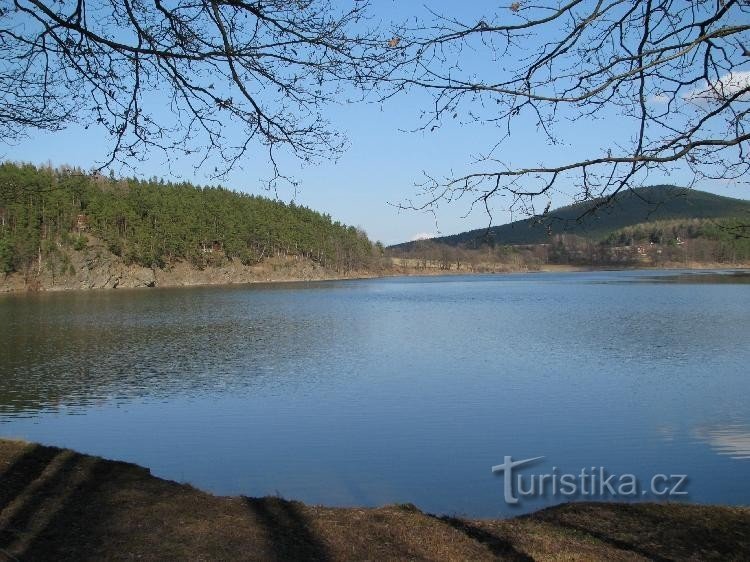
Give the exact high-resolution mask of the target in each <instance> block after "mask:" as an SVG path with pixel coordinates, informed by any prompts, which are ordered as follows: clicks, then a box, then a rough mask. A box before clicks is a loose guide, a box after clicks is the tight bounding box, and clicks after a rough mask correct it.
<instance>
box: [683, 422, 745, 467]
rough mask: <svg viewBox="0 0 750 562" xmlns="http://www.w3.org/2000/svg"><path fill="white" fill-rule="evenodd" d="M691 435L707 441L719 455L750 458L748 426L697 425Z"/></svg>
mask: <svg viewBox="0 0 750 562" xmlns="http://www.w3.org/2000/svg"><path fill="white" fill-rule="evenodd" d="M693 436H694V437H695V438H696V439H698V440H699V441H703V442H705V443H708V444H709V445H710V446H711V448H712V449H713V450H715V451H716V452H717V453H719V454H720V455H728V456H730V457H731V458H733V459H744V460H750V427H747V426H737V425H735V426H725V427H698V428H696V429H695V430H694V431H693Z"/></svg>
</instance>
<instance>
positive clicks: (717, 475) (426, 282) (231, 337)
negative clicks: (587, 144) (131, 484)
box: [0, 271, 750, 516]
mask: <svg viewBox="0 0 750 562" xmlns="http://www.w3.org/2000/svg"><path fill="white" fill-rule="evenodd" d="M696 275H697V274H682V275H677V276H674V275H672V274H666V273H657V274H655V273H653V272H647V273H644V272H633V271H631V272H598V273H578V274H529V275H505V276H495V275H487V276H472V277H461V276H451V277H434V278H408V279H383V280H365V281H353V282H324V283H311V284H285V285H277V286H247V287H231V288H216V287H213V288H197V289H178V290H162V289H152V290H137V291H121V290H119V289H118V290H116V291H91V292H81V293H66V294H39V295H25V296H18V295H17V296H3V297H0V341H2V348H0V354H1V355H0V435H3V436H13V437H23V438H27V439H30V440H35V441H41V442H45V443H52V444H57V445H62V446H68V447H72V448H75V449H78V450H81V451H84V452H89V453H94V454H99V455H103V456H107V457H110V458H117V459H122V460H127V461H131V462H136V463H139V464H142V465H145V466H148V467H150V468H152V470H153V472H154V474H156V475H158V476H163V477H167V478H171V479H175V480H180V481H188V482H191V483H193V484H195V485H196V486H199V487H201V488H204V489H208V490H211V491H214V492H218V493H222V494H238V493H243V494H248V495H266V494H271V495H273V494H277V493H278V494H281V495H284V496H286V497H290V498H298V499H301V500H305V501H308V502H314V503H326V504H336V505H355V504H356V505H378V504H383V503H389V502H402V503H403V502H412V503H414V504H417V505H419V506H420V507H422V508H424V509H426V510H428V511H432V512H439V513H457V514H469V515H477V516H495V515H497V514H499V513H502V514H506V513H507V514H514V513H518V510H515V511H513V510H511V509H510V508H508V507H507V506H505V505H504V504H503V502H502V482H501V481H499V480H498V478H497V477H494V476H493V475H492V474H491V473H490V467H491V466H492V465H495V464H498V463H499V462H502V459H503V457H504V455H512V456H514V457H518V458H530V457H535V456H540V455H544V456H545V458H546V459H547V461H548V462H549V463H550V466H553V465H554V466H557V467H558V468H559V469H560V470H561V471H566V472H577V471H578V470H580V468H581V467H584V466H594V465H595V466H605V467H607V468H608V469H609V470H610V471H612V472H618V473H621V474H622V473H634V474H638V475H641V476H643V477H644V478H647V477H648V476H650V475H651V474H654V473H659V472H662V473H668V472H670V471H672V472H678V473H687V474H689V475H690V480H691V488H690V499H691V500H693V501H706V502H713V503H734V504H738V503H744V504H747V503H750V490H749V489H748V487H747V485H746V482H747V481H748V479H749V478H750V462H748V458H749V456H748V450H749V448H750V447H749V446H748V435H750V431H748V428H750V412H749V411H748V408H747V396H748V392H749V391H750V379H749V378H748V377H747V375H746V371H747V365H748V364H750V348H749V347H748V346H747V341H748V336H750V322H748V321H749V320H750V286H748V285H747V284H746V281H747V279H746V277H747V276H744V277H743V276H738V275H729V274H724V273H716V272H715V273H713V274H710V275H709V274H700V279H701V282H700V283H695V282H690V283H687V282H681V281H680V279H683V278H684V279H693V280H694V279H696V278H697V277H696ZM728 279H731V280H732V282H731V283H728V282H726V281H727V280H728ZM666 281H669V282H666ZM694 428H699V429H694ZM717 453H719V454H717ZM300 467H304V470H300ZM548 468H549V467H548ZM553 501H554V500H553V499H549V498H542V499H539V500H536V501H528V502H526V503H525V504H524V505H523V506H521V508H520V509H521V511H523V510H531V509H536V508H539V507H542V506H544V505H547V504H548V503H550V502H553Z"/></svg>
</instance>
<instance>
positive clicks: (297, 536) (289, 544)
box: [243, 497, 330, 561]
mask: <svg viewBox="0 0 750 562" xmlns="http://www.w3.org/2000/svg"><path fill="white" fill-rule="evenodd" d="M243 500H244V501H245V505H246V506H247V508H248V509H249V511H250V512H251V514H252V515H253V517H254V518H255V520H256V521H257V522H258V524H259V525H260V526H262V527H263V528H264V529H265V531H266V532H267V533H268V538H269V541H270V542H271V543H272V544H270V545H269V547H270V550H272V551H273V553H274V554H275V557H276V559H277V560H321V561H323V560H330V555H329V553H328V549H327V548H326V546H325V544H324V543H323V542H322V541H321V540H320V539H318V538H317V537H316V536H315V534H314V533H313V531H312V529H311V524H310V521H309V519H308V518H307V516H306V515H305V514H304V513H303V510H302V506H301V504H298V503H297V502H291V501H287V500H283V499H281V498H272V497H266V498H247V497H246V498H243Z"/></svg>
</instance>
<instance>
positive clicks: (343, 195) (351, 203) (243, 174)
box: [0, 0, 747, 244]
mask: <svg viewBox="0 0 750 562" xmlns="http://www.w3.org/2000/svg"><path fill="white" fill-rule="evenodd" d="M497 5H498V4H497V3H496V2H480V1H476V2H474V1H473V2H463V3H456V2H447V1H440V2H430V3H429V6H430V8H431V9H432V10H435V11H437V12H442V13H446V14H451V15H453V16H455V17H456V18H458V19H463V20H466V21H479V20H480V19H483V18H488V17H489V16H490V15H491V14H492V13H493V12H494V11H495V10H496V7H497ZM373 11H374V12H375V14H376V16H377V17H378V18H379V19H382V20H383V21H388V20H391V19H393V20H403V19H405V18H406V17H408V16H409V15H422V16H425V17H427V16H428V13H427V10H426V8H425V7H424V6H423V5H422V4H418V3H412V2H399V3H398V4H397V3H396V2H394V1H393V0H374V1H373ZM429 103H430V98H429V97H427V95H426V94H424V93H419V92H411V93H409V94H406V95H401V96H397V97H395V98H393V99H391V100H389V101H388V102H386V103H385V104H382V105H381V104H376V103H358V104H337V105H332V106H330V107H329V108H328V109H327V117H328V118H329V119H330V121H331V122H332V124H333V126H334V127H335V128H337V129H339V130H341V131H343V132H345V133H346V135H347V136H348V139H349V143H350V146H349V149H348V150H347V152H346V153H345V154H344V155H343V156H342V157H341V158H340V159H339V160H338V161H337V162H322V163H320V164H318V165H313V166H308V167H305V168H300V167H299V166H298V165H297V164H296V163H294V162H287V171H289V172H290V173H291V174H292V175H293V176H294V177H295V178H296V179H298V180H299V182H300V187H299V189H298V191H297V193H296V194H295V193H294V192H293V191H292V190H291V189H285V188H281V189H280V190H279V191H278V197H279V198H280V199H282V200H285V201H288V200H290V199H292V198H294V200H295V201H296V202H297V203H300V204H303V205H307V206H309V207H311V208H314V209H316V210H320V211H324V212H327V213H329V214H331V215H332V216H333V217H334V218H335V219H338V220H340V221H342V222H345V223H347V224H352V225H355V226H361V227H362V228H364V229H365V231H367V233H368V234H369V235H370V237H371V238H373V239H375V240H381V241H383V242H385V243H387V244H390V243H397V242H401V241H404V240H409V239H411V238H413V237H414V236H416V235H418V234H424V233H432V234H435V233H442V234H451V233H455V232H460V231H464V230H469V229H472V228H481V227H485V226H487V223H488V217H487V216H486V215H485V214H484V213H483V212H482V210H481V209H477V210H475V211H474V212H473V213H471V214H470V215H468V216H466V213H467V211H468V205H467V202H461V201H459V202H457V203H453V204H451V205H441V206H440V207H439V208H438V209H437V212H436V215H435V216H433V215H432V214H429V213H420V212H416V211H399V210H398V209H397V208H396V207H395V206H393V205H392V204H393V203H398V202H399V201H403V200H404V199H406V198H408V197H410V196H413V195H414V194H415V192H416V188H415V183H418V182H419V181H421V179H422V178H423V172H428V173H430V174H431V175H434V176H442V175H445V174H449V173H451V172H452V171H453V172H457V173H460V172H461V171H465V170H466V169H467V163H468V162H469V161H470V159H471V156H472V154H476V153H478V152H480V151H483V150H486V149H487V148H488V147H490V146H492V145H494V144H495V139H496V138H497V136H498V132H497V131H496V130H495V129H493V128H492V127H474V126H471V127H469V126H460V125H458V124H448V125H447V126H445V127H442V128H440V129H438V130H436V131H435V132H432V133H430V132H416V133H407V132H400V130H403V129H414V128H416V127H417V126H418V125H419V123H420V122H419V120H418V115H419V111H420V110H422V109H424V108H426V107H429ZM625 126H626V122H625V121H624V120H623V118H621V117H619V116H618V115H615V114H613V115H609V116H608V118H607V120H606V124H605V126H602V122H597V123H579V124H577V125H575V126H573V125H566V126H565V127H566V130H565V138H566V140H567V143H566V144H565V145H563V146H561V147H558V148H557V149H556V158H562V157H568V158H576V159H578V158H582V157H585V156H586V155H587V153H590V151H592V150H593V151H595V152H597V151H599V150H601V147H603V146H606V145H607V144H609V142H610V141H611V140H612V138H613V137H614V136H617V135H619V134H622V133H623V132H624V130H625V129H624V128H625ZM107 146H108V144H107V140H106V138H105V137H104V136H103V135H102V134H101V133H100V132H98V131H95V130H93V129H88V130H86V131H84V130H83V129H82V128H79V127H71V128H69V129H67V130H65V131H63V132H60V133H54V134H51V133H48V132H32V133H30V135H29V136H28V138H26V139H24V140H21V141H19V142H17V143H15V144H14V145H10V146H9V145H0V157H2V158H4V159H9V160H16V161H24V162H33V163H37V164H39V163H46V162H51V163H52V164H55V165H57V164H71V165H76V166H80V167H82V168H91V167H93V166H95V165H96V164H97V163H98V162H101V161H102V160H103V159H104V157H105V155H106V148H107ZM549 150H550V148H549V147H548V146H546V145H545V143H544V141H543V140H542V139H541V137H540V136H539V135H538V134H537V131H536V127H535V125H534V123H533V122H531V121H529V122H528V123H526V124H524V123H519V126H517V127H516V128H515V130H514V131H513V133H512V136H511V138H510V142H507V143H506V144H505V145H504V148H503V158H504V160H507V161H510V162H522V161H525V162H528V159H529V157H532V158H537V156H538V159H537V160H536V161H539V160H541V159H542V157H543V156H545V155H546V154H547V152H548V151H549ZM284 161H286V160H284ZM136 172H137V175H138V176H141V177H151V176H161V177H165V179H188V180H191V181H193V182H194V183H199V184H205V183H215V182H213V181H211V180H210V178H209V177H208V175H207V173H208V171H206V172H205V173H201V172H198V173H196V172H194V170H193V168H192V166H191V165H190V163H189V162H184V163H178V164H177V165H175V166H174V167H173V168H172V169H169V168H167V167H165V165H164V162H163V161H162V160H161V159H160V158H158V157H155V158H153V159H149V160H147V161H146V162H144V163H142V164H141V163H139V164H137V165H136ZM126 173H127V174H128V175H130V172H126ZM267 174H268V169H267V162H266V160H265V153H264V152H263V151H262V150H258V151H256V152H254V153H253V154H251V155H250V156H249V157H248V158H246V159H245V160H244V161H243V163H242V169H238V170H236V171H234V172H233V173H232V174H231V175H230V176H229V177H228V178H227V179H226V180H224V181H222V182H221V183H222V184H224V185H226V186H228V187H231V188H233V189H236V190H240V191H246V192H250V193H259V194H263V193H266V194H268V195H273V194H272V193H268V192H265V191H264V189H263V187H262V185H263V184H262V179H263V178H265V177H267ZM686 177H687V176H684V175H682V174H680V173H677V174H675V175H673V176H672V177H666V178H665V177H656V176H652V177H651V178H649V183H651V184H656V183H676V184H680V183H684V181H685V180H686ZM697 187H700V188H701V189H706V190H707V191H711V192H714V193H719V194H723V195H728V196H734V197H747V195H746V189H747V188H745V187H740V186H734V185H731V184H729V185H728V184H718V183H714V184H711V183H708V182H706V183H703V184H700V185H699V186H697ZM573 192H574V190H573V189H570V190H567V189H561V190H558V191H557V192H555V193H554V194H552V203H553V206H558V205H562V204H566V203H568V202H570V197H571V194H572V193H573ZM505 203H506V202H505V201H504V200H503V199H502V198H498V199H497V200H496V202H495V208H494V219H493V222H494V223H496V224H499V223H504V222H507V221H508V220H510V219H511V218H513V217H511V215H510V214H509V213H507V212H506V211H505V206H506V204H505ZM516 218H521V217H516Z"/></svg>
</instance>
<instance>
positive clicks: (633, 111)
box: [396, 0, 750, 214]
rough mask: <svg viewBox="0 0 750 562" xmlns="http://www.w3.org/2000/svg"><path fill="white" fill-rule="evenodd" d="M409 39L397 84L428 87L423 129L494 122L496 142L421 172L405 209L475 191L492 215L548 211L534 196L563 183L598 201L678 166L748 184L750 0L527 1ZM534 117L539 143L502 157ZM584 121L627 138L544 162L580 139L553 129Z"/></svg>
mask: <svg viewBox="0 0 750 562" xmlns="http://www.w3.org/2000/svg"><path fill="white" fill-rule="evenodd" d="M410 33H411V35H410V36H408V37H407V35H409V33H408V32H404V35H405V38H404V40H403V41H402V43H401V46H400V48H402V49H404V50H405V51H408V52H409V53H410V60H411V61H412V66H411V67H410V74H408V75H401V76H400V79H399V81H398V82H396V86H397V88H396V91H402V90H413V89H426V90H428V91H430V92H432V93H433V94H434V96H433V98H434V100H433V101H434V105H432V106H431V109H429V110H426V111H425V112H424V114H423V120H422V121H421V122H420V128H421V129H423V130H431V129H435V128H438V127H440V126H441V125H443V124H444V123H445V122H446V121H447V120H453V119H457V120H459V122H460V123H461V124H462V125H464V126H472V125H478V126H488V125H489V126H493V125H494V126H496V127H497V144H496V145H494V146H488V147H486V150H485V151H483V153H482V154H481V155H480V156H479V157H476V158H475V159H474V160H473V162H472V163H471V165H470V168H468V169H467V170H466V173H459V174H455V175H451V176H450V177H443V178H438V177H434V176H427V180H426V181H425V182H424V183H423V184H422V185H421V189H420V193H419V196H418V197H417V198H416V200H407V201H405V202H404V203H403V206H405V207H408V208H418V209H430V208H434V207H435V206H436V205H438V204H439V203H440V202H446V201H448V202H449V201H455V200H456V199H458V198H462V197H463V198H466V197H468V198H470V200H471V202H472V207H474V206H475V205H476V204H479V205H483V206H484V207H485V208H486V209H487V210H488V211H490V209H491V207H492V200H493V197H495V196H497V195H501V194H504V195H509V196H510V201H512V204H511V205H510V207H511V209H521V210H523V211H525V212H528V213H530V214H540V209H537V210H536V211H534V204H533V203H534V201H535V199H536V198H538V197H539V196H543V195H550V194H551V193H553V192H554V191H555V190H557V189H558V188H561V187H565V188H569V187H575V188H576V196H575V199H577V200H596V201H598V203H597V204H596V205H594V206H593V207H594V208H595V207H596V206H597V205H604V204H607V203H608V202H609V201H610V199H611V198H612V197H614V196H615V195H616V194H617V193H618V192H620V191H622V190H624V189H629V188H631V187H634V186H638V185H642V184H643V182H645V181H647V180H648V178H649V177H654V175H657V176H661V177H663V176H664V175H666V174H669V173H671V172H674V171H675V170H676V169H681V170H683V172H685V171H687V172H688V173H690V177H691V178H693V182H694V181H695V180H699V179H703V178H713V179H716V180H725V181H727V182H734V181H740V180H741V179H743V178H744V179H747V175H746V174H747V172H748V169H749V168H750V158H749V157H748V154H747V153H748V148H750V144H749V143H750V131H748V124H749V120H748V111H749V109H750V2H748V0H693V1H686V0H643V1H640V0H560V1H557V2H555V1H553V2H537V1H532V0H520V1H518V2H513V3H512V4H508V5H507V7H504V8H501V9H500V10H499V11H498V12H497V13H496V14H495V15H494V16H492V17H486V18H482V19H480V20H479V21H476V20H475V21H470V22H466V21H459V20H457V19H454V18H452V17H450V16H449V15H446V14H436V13H433V17H432V19H431V23H430V24H429V25H424V26H421V27H420V28H418V29H412V30H411V32H410ZM530 119H531V120H532V121H531V124H532V126H533V125H534V124H535V125H536V127H537V129H538V132H539V133H540V135H541V136H542V140H541V142H540V144H539V145H538V146H529V147H525V151H526V154H528V155H529V156H528V159H527V161H526V162H524V163H520V164H519V163H518V162H513V163H510V162H508V161H506V160H503V153H504V152H503V151H504V148H505V147H507V146H508V144H509V143H511V142H513V133H514V132H516V131H515V129H514V127H516V126H518V125H519V124H528V123H529V120H530ZM584 121H588V122H591V123H595V126H597V127H599V128H600V129H599V130H601V131H607V132H608V133H609V134H615V131H621V130H623V129H625V128H626V129H627V133H626V134H624V135H618V136H616V137H610V138H609V139H608V140H607V141H604V142H608V144H605V145H604V146H602V147H601V148H600V149H599V150H598V152H597V153H592V154H587V155H586V157H585V158H581V159H571V158H570V157H568V159H565V158H557V157H552V156H550V155H551V154H553V153H554V150H555V149H554V145H559V144H561V143H567V144H569V145H575V139H571V138H566V137H565V134H566V133H565V132H563V133H559V131H560V130H561V129H563V130H565V129H569V127H570V126H572V125H571V123H573V125H578V124H581V123H582V122H584ZM547 146H551V147H552V148H546V147H547ZM553 158H556V159H555V160H554V161H551V160H553ZM654 172H658V173H657V174H655V173H654ZM543 199H546V197H543ZM538 207H539V206H538ZM594 210H595V209H594Z"/></svg>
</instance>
